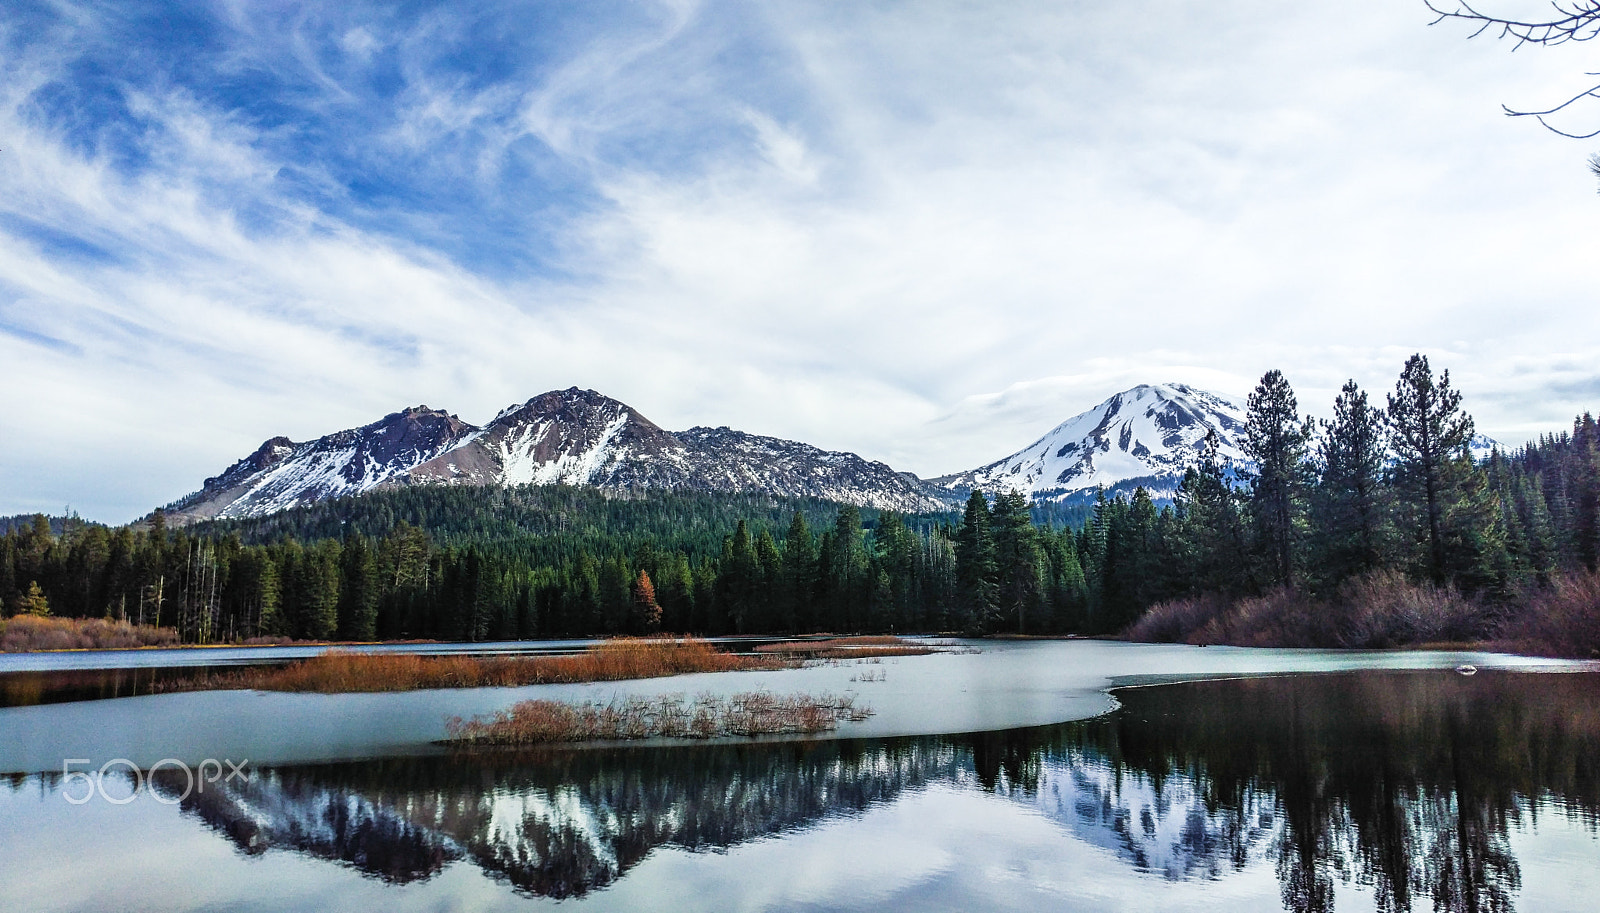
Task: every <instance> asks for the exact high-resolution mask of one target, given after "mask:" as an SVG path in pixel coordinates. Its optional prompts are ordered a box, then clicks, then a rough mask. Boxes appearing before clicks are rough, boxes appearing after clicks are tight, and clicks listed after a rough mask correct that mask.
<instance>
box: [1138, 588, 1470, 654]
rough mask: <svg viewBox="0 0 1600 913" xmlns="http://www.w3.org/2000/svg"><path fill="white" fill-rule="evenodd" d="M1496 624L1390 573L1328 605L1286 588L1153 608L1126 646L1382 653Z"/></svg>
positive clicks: (1448, 595) (1452, 598) (1449, 595)
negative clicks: (1367, 650)
mask: <svg viewBox="0 0 1600 913" xmlns="http://www.w3.org/2000/svg"><path fill="white" fill-rule="evenodd" d="M1492 621H1493V617H1492V615H1491V614H1490V612H1489V611H1488V610H1487V609H1486V608H1485V607H1484V606H1483V605H1482V604H1481V603H1478V602H1476V601H1474V600H1472V599H1469V598H1467V597H1465V596H1463V595H1461V594H1460V593H1459V592H1457V591H1456V590H1454V589H1451V588H1449V587H1435V586H1431V585H1428V584H1418V583H1413V582H1411V581H1409V580H1407V579H1406V578H1405V576H1404V575H1402V574H1400V573H1398V572H1395V571H1379V572H1377V573H1374V574H1370V575H1367V576H1364V577H1359V578H1356V579H1354V580H1351V581H1349V582H1347V583H1346V584H1345V585H1344V586H1342V587H1340V588H1339V590H1338V591H1337V592H1336V593H1334V594H1333V595H1332V597H1331V598H1317V597H1314V596H1312V595H1311V594H1309V593H1305V592H1302V591H1298V590H1292V589H1288V588H1280V589H1276V590H1273V591H1271V592H1269V593H1266V594H1264V595H1261V596H1254V597H1247V598H1241V599H1236V600H1228V599H1226V598H1224V597H1221V596H1216V595H1205V596H1197V597H1190V598H1187V599H1179V600H1174V601H1171V602H1166V603H1161V604H1159V605H1156V606H1154V607H1153V608H1151V609H1150V610H1149V611H1148V612H1146V613H1145V615H1144V616H1143V617H1142V618H1140V619H1139V620H1138V621H1137V622H1136V623H1135V624H1134V625H1133V626H1132V627H1130V628H1129V629H1128V631H1127V634H1126V636H1127V637H1128V639H1130V640H1138V641H1152V642H1179V641H1186V642H1188V643H1201V644H1206V643H1211V644H1231V645H1235V646H1241V647H1352V648H1381V647H1397V646H1403V645H1407V644H1419V643H1439V642H1446V641H1448V642H1457V641H1471V640H1479V639H1482V638H1484V637H1486V636H1488V635H1489V634H1490V630H1491V627H1492Z"/></svg>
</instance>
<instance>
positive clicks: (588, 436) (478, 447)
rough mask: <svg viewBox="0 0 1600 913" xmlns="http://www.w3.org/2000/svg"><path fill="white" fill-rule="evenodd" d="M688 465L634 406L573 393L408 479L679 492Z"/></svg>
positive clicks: (543, 400)
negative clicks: (665, 489) (656, 489)
mask: <svg viewBox="0 0 1600 913" xmlns="http://www.w3.org/2000/svg"><path fill="white" fill-rule="evenodd" d="M690 463H691V461H690V460H689V459H688V457H687V456H686V454H685V452H684V447H683V444H682V443H681V442H680V441H679V440H678V439H677V438H675V437H674V436H673V435H672V434H670V433H668V432H666V431H663V430H662V429H661V428H660V427H658V426H657V425H656V424H655V423H654V422H652V421H650V420H649V419H647V418H645V417H644V416H642V415H640V414H639V413H638V412H636V411H635V410H634V409H633V408H632V407H630V406H628V405H625V404H624V403H620V402H618V401H616V400H614V399H610V398H609V397H605V396H602V395H600V394H599V393H596V392H594V391H593V390H579V389H578V388H576V387H572V388H570V389H567V390H559V391H552V392H550V393H545V394H542V395H540V396H536V397H534V398H533V399H530V400H528V401H527V402H526V403H523V404H522V405H520V406H511V407H508V408H506V409H504V410H502V411H501V413H500V414H499V415H497V416H495V418H494V420H493V421H491V422H490V423H489V424H488V425H487V426H485V427H484V429H483V431H482V432H481V433H480V434H477V435H474V436H473V437H471V438H470V439H465V440H463V441H462V442H461V443H460V444H459V445H457V446H456V447H455V448H454V449H452V450H450V451H448V452H446V453H444V454H441V455H440V456H438V457H436V458H434V459H432V460H430V461H428V462H426V463H423V464H421V465H419V466H417V467H415V468H414V469H412V470H411V471H409V472H408V473H406V476H405V479H404V481H406V482H407V483H411V484H430V483H437V482H454V483H467V484H479V485H527V484H536V485H557V484H560V485H595V486H600V487H608V488H628V487H640V488H681V487H688V486H686V481H687V478H688V476H689V474H690V472H691V469H692V467H691V465H690Z"/></svg>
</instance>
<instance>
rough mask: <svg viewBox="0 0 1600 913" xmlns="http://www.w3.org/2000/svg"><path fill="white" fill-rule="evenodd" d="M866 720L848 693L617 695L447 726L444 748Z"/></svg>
mask: <svg viewBox="0 0 1600 913" xmlns="http://www.w3.org/2000/svg"><path fill="white" fill-rule="evenodd" d="M871 715H872V711H871V710H870V709H868V708H866V707H858V706H857V705H856V703H855V698H854V697H853V696H850V695H845V696H842V697H841V696H835V695H832V694H822V695H810V694H786V695H775V694H771V693H769V692H765V691H752V692H746V693H742V694H734V695H731V696H728V697H717V696H714V695H710V694H702V695H699V696H698V697H696V698H694V699H693V700H692V701H691V700H687V699H685V698H684V697H683V695H681V694H668V695H660V696H654V697H623V698H617V699H614V700H612V701H610V702H609V703H601V702H598V701H596V702H566V701H544V700H537V701H523V702H521V703H519V704H516V705H514V706H512V707H511V708H510V709H509V710H504V711H501V712H500V713H495V714H490V715H488V716H481V717H474V718H473V719H470V720H463V719H462V718H461V717H453V718H452V719H451V720H450V721H449V722H448V723H447V725H446V731H447V732H448V734H449V737H448V739H446V743H447V744H450V745H453V746H456V747H461V748H468V747H476V746H522V745H538V744H545V743H550V742H598V741H621V740H633V739H651V738H676V739H710V738H717V737H720V736H756V735H776V734H791V733H815V732H827V731H829V730H833V729H836V728H838V726H839V723H840V721H842V720H864V719H866V718H867V717H869V716H871Z"/></svg>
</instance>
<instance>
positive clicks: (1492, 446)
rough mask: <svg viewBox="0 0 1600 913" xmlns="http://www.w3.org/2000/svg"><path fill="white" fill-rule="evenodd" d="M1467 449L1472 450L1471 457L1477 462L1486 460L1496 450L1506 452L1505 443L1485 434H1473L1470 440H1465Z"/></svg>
mask: <svg viewBox="0 0 1600 913" xmlns="http://www.w3.org/2000/svg"><path fill="white" fill-rule="evenodd" d="M1467 449H1469V450H1471V451H1472V459H1473V460H1474V461H1476V462H1479V463H1482V462H1483V461H1484V460H1487V459H1488V458H1489V456H1490V455H1491V454H1493V453H1494V452H1495V451H1496V450H1498V451H1500V452H1501V453H1507V450H1506V445H1504V444H1502V443H1500V442H1499V441H1497V440H1495V439H1494V438H1492V437H1490V436H1488V435H1487V434H1474V435H1473V436H1472V440H1470V441H1468V442H1467Z"/></svg>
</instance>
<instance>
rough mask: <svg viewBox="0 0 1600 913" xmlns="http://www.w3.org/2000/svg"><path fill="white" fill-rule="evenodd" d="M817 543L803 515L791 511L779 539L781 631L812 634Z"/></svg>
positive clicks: (815, 626) (813, 628)
mask: <svg viewBox="0 0 1600 913" xmlns="http://www.w3.org/2000/svg"><path fill="white" fill-rule="evenodd" d="M816 582H817V543H816V539H815V538H813V537H812V535H811V528H810V527H809V526H807V525H806V517H805V514H803V513H801V512H800V511H795V513H794V517H793V519H791V520H790V521H789V532H788V533H787V534H786V535H785V536H784V538H783V573H782V575H781V577H780V578H779V601H778V620H779V626H780V628H781V629H782V630H785V631H793V630H803V631H814V630H817V628H818V623H817V617H816V612H815V608H814V594H815V592H816Z"/></svg>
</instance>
